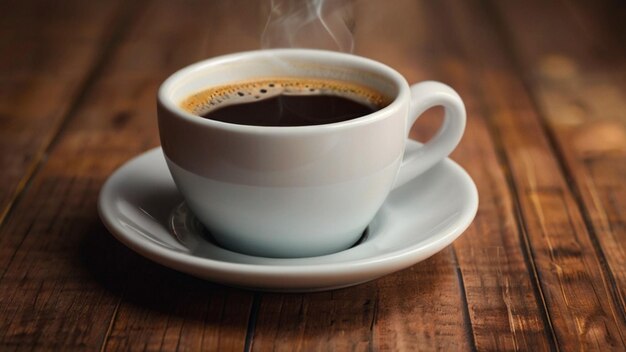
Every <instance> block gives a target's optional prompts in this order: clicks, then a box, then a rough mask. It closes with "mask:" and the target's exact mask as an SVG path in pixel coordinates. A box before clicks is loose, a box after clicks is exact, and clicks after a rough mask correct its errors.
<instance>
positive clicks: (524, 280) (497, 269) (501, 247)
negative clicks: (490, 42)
mask: <svg viewBox="0 0 626 352" xmlns="http://www.w3.org/2000/svg"><path fill="white" fill-rule="evenodd" d="M426 4H427V6H426V7H425V9H424V11H426V13H427V15H426V19H427V23H426V26H427V27H428V28H429V29H430V33H431V38H432V39H431V41H432V43H431V46H430V47H429V48H430V55H431V56H432V58H431V61H432V62H433V63H432V64H431V65H432V69H431V76H430V77H428V78H433V79H438V80H441V81H444V82H448V83H449V84H451V85H452V86H453V87H454V88H455V89H457V91H459V93H460V95H461V96H462V97H463V99H464V100H465V101H466V104H467V107H468V125H467V130H466V133H465V136H464V139H463V142H462V143H461V145H460V147H459V148H458V149H457V150H456V151H455V152H454V153H453V155H452V156H453V158H454V159H455V160H458V161H459V162H460V163H461V165H462V166H464V167H465V168H466V169H467V170H468V172H469V173H470V175H472V177H473V178H474V181H475V182H476V183H477V186H478V191H479V195H480V206H479V210H478V214H477V217H476V219H475V220H474V223H473V225H472V226H471V227H470V228H469V229H468V230H467V233H466V234H465V235H464V236H462V237H461V238H460V239H459V240H458V241H457V242H455V243H454V249H455V251H456V253H457V257H458V262H459V266H460V270H461V272H462V275H463V278H464V284H465V292H466V295H467V304H468V306H469V307H470V309H469V315H470V319H471V322H472V330H473V332H474V340H475V345H476V348H477V349H478V350H529V349H532V350H549V349H553V348H554V340H553V334H552V331H551V328H550V322H549V320H548V317H547V316H546V315H545V313H544V307H543V302H542V292H541V290H540V288H539V287H538V285H537V281H538V277H537V275H536V273H535V270H534V265H533V263H532V261H530V260H529V258H528V256H527V253H526V248H525V242H526V238H525V234H524V231H523V224H522V223H521V219H519V217H518V214H517V213H518V208H517V204H516V197H515V194H514V193H512V191H511V189H510V184H509V180H508V170H507V169H506V165H505V160H504V157H503V155H502V151H501V145H500V144H499V138H498V136H497V135H496V134H494V131H493V128H492V126H491V123H490V116H489V103H488V102H486V101H485V100H484V99H483V96H482V92H481V90H480V85H479V83H478V82H481V79H482V77H483V76H484V75H485V74H486V73H487V72H491V71H493V70H497V69H498V68H499V67H498V65H493V63H494V62H492V65H485V62H484V61H474V60H472V59H471V58H472V57H473V56H475V55H476V54H477V53H476V51H481V50H487V48H484V47H481V46H473V45H471V44H472V43H473V42H474V41H475V40H476V39H471V40H468V39H467V38H464V37H463V35H462V33H468V32H469V31H472V35H473V36H476V37H482V38H485V37H487V38H489V36H490V35H493V32H490V30H489V29H488V28H484V27H481V28H482V30H483V31H484V32H485V33H476V27H475V23H481V22H483V21H484V18H482V16H481V13H480V11H478V12H477V10H480V5H479V4H477V3H476V2H463V3H458V2H453V1H450V2H427V3H426ZM435 34H436V35H435ZM488 50H489V53H490V54H493V55H495V56H498V54H499V53H498V50H499V49H498V48H497V47H490V48H488ZM422 65H424V64H423V63H422Z"/></svg>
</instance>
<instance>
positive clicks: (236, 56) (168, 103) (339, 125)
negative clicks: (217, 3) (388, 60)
mask: <svg viewBox="0 0 626 352" xmlns="http://www.w3.org/2000/svg"><path fill="white" fill-rule="evenodd" d="M270 54H271V55H275V56H290V57H293V56H301V57H303V58H305V59H307V60H310V61H311V62H315V61H316V59H321V58H331V59H332V58H334V59H336V60H344V61H345V60H351V61H354V62H356V63H358V64H361V65H365V66H368V67H370V68H371V71H375V72H376V73H378V74H382V75H383V76H384V77H385V78H387V79H390V81H392V82H393V84H394V85H395V86H396V87H397V89H398V93H397V94H396V95H395V96H394V97H392V101H391V103H390V104H389V105H387V106H385V107H384V108H382V109H379V110H376V111H374V112H372V113H370V114H367V115H364V116H361V117H358V118H355V119H351V120H346V121H340V122H335V123H328V124H321V125H307V126H255V125H242V124H235V123H229V122H223V121H217V120H211V119H207V118H203V117H200V116H197V115H195V114H192V113H190V112H188V111H186V110H184V109H183V108H181V107H180V106H178V104H177V103H176V102H174V100H173V99H171V98H170V94H169V92H170V91H171V90H172V89H174V88H175V86H176V85H177V84H180V82H181V81H183V80H184V78H185V77H188V76H189V75H191V74H193V73H195V72H198V71H202V70H203V69H205V68H206V67H209V66H214V65H220V64H224V63H228V62H234V61H239V60H249V59H250V58H252V57H254V56H261V55H270ZM409 97H410V90H409V85H408V82H407V81H406V79H405V78H404V77H403V76H402V75H401V74H400V73H399V72H397V71H396V70H394V69H393V68H391V67H389V66H387V65H385V64H383V63H381V62H378V61H375V60H372V59H369V58H365V57H362V56H358V55H353V54H347V53H341V52H335V51H328V50H319V49H294V48H286V49H261V50H252V51H243V52H238V53H233V54H226V55H221V56H216V57H213V58H209V59H206V60H202V61H199V62H196V63H193V64H191V65H188V66H186V67H184V68H182V69H180V70H178V71H176V72H174V73H173V74H171V75H170V76H169V77H168V78H166V79H165V80H164V81H163V83H161V85H160V87H159V90H158V93H157V100H158V103H159V105H161V106H162V107H163V108H165V109H167V110H168V112H169V113H170V114H172V115H174V116H176V117H177V118H180V119H183V120H185V121H187V122H189V123H192V124H195V125H197V126H198V127H212V128H217V129H221V130H227V131H230V132H235V133H237V132H239V133H258V134H285V133H287V134H298V133H313V132H323V131H329V130H338V129H344V128H352V127H356V126H359V125H364V124H370V123H373V122H376V121H379V120H381V119H384V118H386V117H388V116H391V115H390V114H389V113H388V112H389V111H394V110H395V109H399V108H400V107H401V105H402V101H405V100H409V99H408V98H409Z"/></svg>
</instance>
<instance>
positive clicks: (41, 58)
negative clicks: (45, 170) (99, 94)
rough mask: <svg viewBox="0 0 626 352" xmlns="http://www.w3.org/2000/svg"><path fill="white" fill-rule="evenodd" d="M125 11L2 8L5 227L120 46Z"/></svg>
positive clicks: (0, 206) (86, 4)
mask: <svg viewBox="0 0 626 352" xmlns="http://www.w3.org/2000/svg"><path fill="white" fill-rule="evenodd" d="M120 4H121V2H120V1H110V2H103V1H100V2H96V1H94V2H92V1H74V0H67V1H55V2H49V3H43V2H41V3H38V2H32V1H3V2H2V3H0V26H1V28H2V30H1V31H0V52H2V55H0V170H2V172H1V173H0V224H2V222H3V220H4V218H5V216H6V215H7V213H8V211H9V209H10V207H11V205H12V204H13V202H14V201H15V199H16V197H17V195H18V194H19V193H20V192H21V191H22V190H23V189H24V187H25V186H26V185H27V183H28V180H29V179H30V177H31V176H32V174H33V172H34V171H35V170H36V168H37V165H38V164H39V162H40V161H41V160H42V158H44V157H45V154H46V151H47V148H48V146H49V145H50V143H51V142H52V141H53V140H54V138H55V136H56V135H57V134H58V132H59V130H60V128H61V127H62V125H63V123H64V121H65V120H66V119H67V118H68V117H69V116H70V115H72V113H73V112H72V111H73V109H74V108H75V106H76V103H77V101H79V100H80V97H81V95H82V93H83V91H84V90H85V89H87V88H88V87H89V86H90V85H91V83H92V81H93V78H94V75H95V74H96V72H97V70H98V68H99V67H100V65H101V64H102V60H101V59H102V58H104V57H106V53H107V51H108V47H109V46H110V45H111V43H112V41H115V40H116V35H117V33H116V31H115V29H117V28H118V27H119V26H120V25H123V24H122V22H124V21H125V20H126V17H127V15H126V13H127V7H124V6H120ZM109 23H113V26H109Z"/></svg>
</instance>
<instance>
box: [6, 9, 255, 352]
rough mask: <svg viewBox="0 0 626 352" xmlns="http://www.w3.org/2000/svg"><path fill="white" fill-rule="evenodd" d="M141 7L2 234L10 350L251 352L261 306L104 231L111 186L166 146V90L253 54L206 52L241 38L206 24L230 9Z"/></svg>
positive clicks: (235, 46) (234, 46)
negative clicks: (228, 59) (198, 68)
mask: <svg viewBox="0 0 626 352" xmlns="http://www.w3.org/2000/svg"><path fill="white" fill-rule="evenodd" d="M134 4H135V5H133V6H135V7H134V9H135V10H136V11H138V13H139V15H138V16H137V17H134V18H133V21H132V26H131V28H130V31H129V32H124V33H123V35H121V36H120V40H121V41H120V42H119V43H116V44H115V46H113V47H112V50H113V52H112V54H111V55H110V56H109V57H110V58H111V60H108V61H107V62H106V63H105V65H104V67H103V68H102V69H101V70H100V74H99V75H98V76H97V77H95V78H94V84H93V85H91V87H90V88H89V89H88V91H86V92H85V93H84V95H85V96H84V98H83V100H82V103H81V104H80V105H79V106H78V107H77V108H76V111H75V114H74V115H75V116H74V117H73V118H72V119H71V120H70V121H69V122H68V123H67V124H66V126H65V128H64V130H63V132H62V134H61V136H60V137H59V139H58V141H57V142H56V143H55V144H54V146H53V148H52V149H51V151H50V154H49V156H48V158H47V160H46V162H45V163H44V164H43V166H42V167H41V168H40V170H39V171H38V172H37V174H36V175H35V176H34V178H33V181H32V184H31V185H30V187H29V189H28V190H27V191H26V192H25V193H24V194H23V196H22V197H21V199H20V201H19V202H18V203H17V204H16V207H15V210H14V211H13V212H12V213H11V216H9V217H8V219H7V222H6V224H5V226H4V227H3V228H1V229H0V268H2V272H3V275H2V277H1V278H0V349H1V350H4V349H13V348H16V349H27V348H32V349H54V350H74V349H88V350H95V349H100V348H101V347H102V348H103V349H105V348H106V349H109V350H115V349H124V348H131V349H135V348H142V347H145V348H146V349H149V350H160V349H163V350H169V349H173V348H179V349H186V350H195V349H196V348H198V347H200V348H205V349H207V350H216V349H239V350H241V349H243V347H244V342H245V335H246V331H247V324H248V317H249V311H250V308H251V306H252V299H253V296H252V294H250V293H248V292H242V291H237V290H231V289H227V288H223V287H220V286H215V285H210V284H207V283H205V282H202V281H200V280H196V279H193V278H191V277H189V276H187V275H183V274H179V273H175V272H173V271H171V270H168V269H165V268H163V267H161V266H158V265H156V264H153V263H151V262H149V261H147V260H144V259H142V258H141V257H139V256H138V255H137V254H135V253H132V252H131V251H130V250H128V249H126V248H125V247H123V246H122V245H121V244H119V243H118V242H117V241H115V240H114V239H113V238H112V237H111V236H110V234H108V233H107V231H106V230H105V229H104V227H103V225H102V224H101V223H100V221H99V220H98V219H97V213H96V200H97V195H98V192H99V189H100V187H101V185H102V183H103V182H104V180H105V179H106V177H108V175H109V174H110V173H111V172H112V171H113V170H114V169H115V168H116V167H118V166H119V165H121V164H122V163H123V162H124V161H126V160H128V159H129V158H130V157H132V156H134V155H136V154H138V153H139V152H141V151H143V150H146V149H148V148H150V147H153V146H156V145H158V136H157V131H156V109H155V94H156V89H157V87H158V85H159V84H160V82H161V81H162V80H163V79H164V78H165V77H166V76H167V75H169V74H170V73H172V72H173V71H174V70H176V69H178V68H180V67H182V66H185V65H187V64H189V63H191V62H193V61H197V60H199V59H201V58H203V57H204V56H207V55H212V54H213V53H214V52H217V51H219V50H226V51H231V50H232V51H234V50H240V49H241V47H240V46H241V45H246V44H245V43H246V40H245V37H242V36H240V37H238V40H237V41H235V40H231V41H230V43H231V44H230V46H228V45H224V44H225V43H226V44H227V43H228V42H225V41H222V42H221V43H220V45H221V46H220V48H219V50H218V49H215V48H214V47H213V43H211V42H210V41H209V40H208V39H209V38H211V37H212V36H219V35H220V34H223V35H226V36H229V35H231V34H232V33H233V31H232V29H231V28H230V25H231V24H233V23H236V22H226V21H224V20H223V21H220V20H218V21H215V22H214V24H213V25H211V24H210V23H209V21H207V17H206V16H207V14H212V13H213V14H214V13H225V10H220V9H221V8H223V7H226V6H230V5H224V4H223V3H212V2H205V1H185V2H171V1H157V2H152V3H148V2H139V3H134ZM250 16H256V15H255V14H254V12H253V11H251V13H250ZM216 18H219V17H216ZM246 20H247V21H248V22H251V20H250V17H248V18H246V19H242V21H246ZM234 33H237V34H240V33H239V31H238V30H235V31H234ZM231 39H232V37H231ZM255 40H256V38H255ZM248 43H249V42H248Z"/></svg>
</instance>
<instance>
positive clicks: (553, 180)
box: [455, 7, 625, 350]
mask: <svg viewBox="0 0 626 352" xmlns="http://www.w3.org/2000/svg"><path fill="white" fill-rule="evenodd" d="M542 8H543V7H542ZM515 13H516V14H520V16H521V14H522V13H523V11H522V9H517V11H515ZM486 14H487V15H492V13H490V12H488V11H487V12H486ZM524 18H525V19H530V18H532V17H530V16H526V17H524ZM475 23H481V22H478V21H476V22H475ZM482 23H484V22H482ZM487 23H488V22H487ZM535 25H536V23H535ZM525 27H526V28H528V27H529V24H528V23H526V25H525ZM477 28H479V27H476V26H474V27H472V26H468V27H467V28H466V29H465V30H457V31H455V32H456V33H461V34H463V36H461V38H462V39H461V40H460V41H459V42H461V43H470V40H472V41H471V48H468V49H467V51H468V52H470V53H471V55H472V56H470V59H473V60H475V62H477V63H478V62H480V63H482V64H484V65H488V66H495V67H497V68H498V69H499V70H497V71H496V70H494V71H491V72H486V74H485V75H484V76H483V84H482V90H483V95H484V99H485V101H486V102H487V105H488V106H489V109H490V122H491V124H492V126H493V128H494V132H495V133H494V135H496V136H499V137H500V142H499V143H500V144H501V146H502V148H503V152H504V155H505V157H506V162H507V164H508V166H509V167H510V170H511V180H512V182H513V183H514V187H515V190H516V196H517V198H518V201H519V205H520V210H521V215H522V218H523V220H524V227H525V231H526V234H527V239H528V243H529V245H530V248H529V249H530V255H531V258H532V261H533V263H534V265H535V266H536V269H537V273H538V276H539V278H540V280H541V291H542V294H543V296H544V297H545V303H546V306H547V309H548V313H549V319H550V322H551V325H552V327H553V329H554V331H555V334H556V338H557V342H558V345H559V346H560V347H561V348H563V349H565V350H570V349H574V348H579V347H582V348H595V349H611V348H615V347H616V346H624V341H623V336H622V332H623V331H624V329H625V326H624V320H623V319H621V318H620V317H619V315H620V314H619V312H616V311H615V307H614V304H613V303H614V302H613V297H612V294H611V291H610V288H609V287H608V286H607V285H606V276H605V275H606V273H605V272H604V271H603V268H602V265H601V263H600V260H601V259H600V258H599V257H598V255H597V253H596V252H595V251H594V247H593V242H592V241H593V240H592V237H591V234H590V232H589V231H588V229H587V227H586V226H585V222H584V219H583V216H582V214H581V211H580V208H579V204H578V203H577V202H576V198H575V196H574V194H572V192H571V190H570V188H569V185H568V183H567V180H566V177H565V175H564V172H566V170H563V169H562V168H561V167H560V164H559V160H558V158H557V157H555V156H554V154H553V153H551V150H552V149H551V148H552V147H551V144H550V140H549V136H547V135H546V133H545V131H544V130H543V128H542V124H543V122H542V120H541V118H540V116H539V115H538V114H537V113H536V112H535V111H534V105H533V103H532V101H531V99H530V97H529V95H528V92H527V91H526V89H525V86H524V85H523V82H522V80H521V79H520V77H518V74H517V73H516V67H515V65H514V61H513V58H512V57H511V56H510V54H509V53H507V52H499V51H497V47H504V48H506V45H507V44H506V42H504V41H503V40H502V39H501V40H500V41H498V40H497V38H495V39H496V40H494V41H493V42H491V43H490V41H487V40H483V39H485V38H488V37H486V36H485V35H484V33H482V34H483V35H481V32H476V31H472V29H477ZM498 29H499V27H497V26H495V27H494V33H498ZM476 49H479V50H476Z"/></svg>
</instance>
